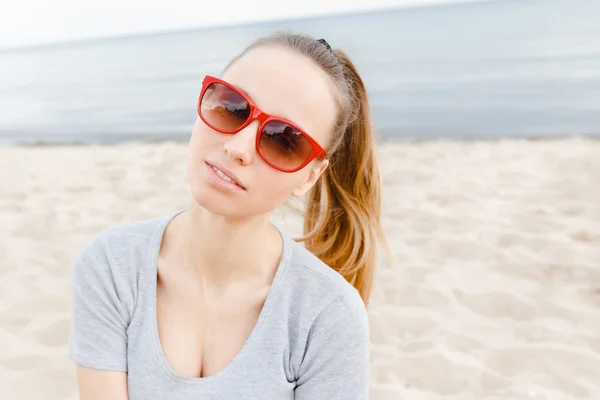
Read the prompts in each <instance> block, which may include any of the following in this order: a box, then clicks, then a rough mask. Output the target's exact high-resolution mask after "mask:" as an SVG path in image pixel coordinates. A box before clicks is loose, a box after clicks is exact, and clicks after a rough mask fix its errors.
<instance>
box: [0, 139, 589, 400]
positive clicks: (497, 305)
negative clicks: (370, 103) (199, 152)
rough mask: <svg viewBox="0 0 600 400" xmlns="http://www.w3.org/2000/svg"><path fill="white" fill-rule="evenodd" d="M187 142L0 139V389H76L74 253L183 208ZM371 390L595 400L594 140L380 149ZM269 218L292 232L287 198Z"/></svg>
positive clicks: (405, 395)
mask: <svg viewBox="0 0 600 400" xmlns="http://www.w3.org/2000/svg"><path fill="white" fill-rule="evenodd" d="M186 152H187V146H186V145H185V144H178V143H170V142H157V143H149V144H133V143H131V144H121V145H115V146H99V145H82V146H64V147H62V146H31V147H7V148H0V225H1V226H2V229H1V230H0V260H2V262H1V263H0V387H1V388H2V398H4V399H11V400H12V399H68V400H73V399H76V398H77V392H76V381H75V367H74V365H73V364H72V362H71V361H70V360H68V359H67V355H66V352H67V351H66V346H67V341H68V333H69V324H70V305H69V303H70V299H69V285H70V282H69V277H70V270H71V266H72V264H71V263H72V260H73V256H74V254H75V252H76V251H77V249H78V248H79V247H80V246H81V245H82V244H83V243H84V242H85V241H87V240H88V239H89V238H90V237H91V236H92V235H94V234H95V233H97V232H98V231H100V230H102V229H105V228H107V227H109V226H112V225H114V224H119V223H125V222H132V221H137V220H142V219H147V218H153V217H157V216H161V215H167V214H169V213H171V212H173V211H175V210H178V209H182V208H185V207H186V206H187V204H188V201H189V191H188V185H187V181H186V159H185V158H186ZM379 152H380V156H381V157H380V163H381V171H382V178H383V183H384V206H383V223H384V227H385V231H386V233H387V235H388V240H389V244H390V247H391V248H392V250H393V252H394V254H395V257H396V264H397V267H396V268H394V267H393V266H392V264H391V263H390V262H388V261H386V259H385V258H383V256H382V258H381V262H380V266H379V270H378V274H377V281H376V287H375V290H374V293H373V297H372V301H371V304H370V306H369V318H370V324H371V336H372V337H371V366H372V369H371V398H372V399H375V400H388V399H389V400H391V399H394V400H396V399H410V400H441V399H444V400H450V399H452V400H455V399H456V400H458V399H460V400H463V399H474V400H475V399H477V400H481V399H486V400H500V399H502V400H504V399H547V400H555V399H556V400H560V399H598V398H600V157H598V156H599V155H600V141H599V140H592V139H552V140H550V139H548V140H517V139H515V140H512V139H511V140H508V139H504V140H489V141H449V140H435V141H405V142H393V141H389V142H382V143H381V144H380V146H379ZM274 220H276V222H277V223H278V224H279V225H280V226H281V227H282V228H283V229H284V230H286V231H288V232H290V233H292V234H294V235H298V234H299V233H300V230H299V229H300V228H301V219H300V217H299V216H298V215H297V213H295V212H293V211H291V210H290V209H289V207H285V208H283V209H282V210H279V211H278V212H277V214H276V215H275V217H274Z"/></svg>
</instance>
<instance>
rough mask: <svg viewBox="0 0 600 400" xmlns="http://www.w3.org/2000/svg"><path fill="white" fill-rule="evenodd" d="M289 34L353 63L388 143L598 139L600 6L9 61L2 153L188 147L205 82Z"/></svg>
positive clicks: (320, 25)
mask: <svg viewBox="0 0 600 400" xmlns="http://www.w3.org/2000/svg"><path fill="white" fill-rule="evenodd" d="M279 30H285V31H291V32H297V33H305V34H309V35H311V36H314V37H315V38H325V39H326V40H327V41H328V42H329V43H330V44H331V45H332V46H333V47H340V48H343V49H344V50H345V51H346V52H348V53H349V54H350V56H351V57H352V59H353V60H354V62H355V64H356V65H357V67H358V70H359V71H360V73H361V75H362V77H363V79H364V81H365V83H366V86H367V90H368V93H369V96H370V101H371V106H372V115H373V123H374V126H375V131H376V135H377V136H378V137H379V138H382V139H397V140H404V139H409V140H420V139H439V138H443V139H446V138H452V139H498V138H545V137H570V136H578V137H581V136H585V137H591V136H594V137H600V1H598V0H495V1H494V0H492V1H481V0H480V1H470V2H462V3H458V4H444V5H434V6H427V7H415V8H398V9H391V10H385V11H377V12H369V13H361V14H346V15H338V16H327V17H318V18H303V19H295V20H286V21H278V22H268V23H253V24H247V25H236V26H225V27H218V28H208V29H197V30H187V31H180V32H170V33H161V34H151V35H142V36H131V37H122V38H109V39H96V40H89V41H79V42H71V43H60V44H53V45H44V46H37V47H25V48H17V49H8V50H0V145H3V146H14V145H27V144H81V143H83V144H89V143H119V142H131V141H134V142H148V141H157V140H158V141H161V140H174V141H185V140H187V138H188V137H189V134H190V131H191V127H192V124H193V122H194V120H195V118H196V101H197V96H198V93H199V90H200V85H201V81H202V78H203V76H204V75H205V74H219V73H220V72H221V70H222V69H223V67H224V66H225V65H226V64H227V62H228V61H229V60H230V59H231V58H232V57H234V56H235V55H237V54H238V53H239V52H240V51H242V50H243V49H244V48H245V47H246V46H247V45H249V44H250V43H251V42H252V41H253V40H254V39H256V38H258V37H260V36H263V35H266V34H269V33H272V32H274V31H279Z"/></svg>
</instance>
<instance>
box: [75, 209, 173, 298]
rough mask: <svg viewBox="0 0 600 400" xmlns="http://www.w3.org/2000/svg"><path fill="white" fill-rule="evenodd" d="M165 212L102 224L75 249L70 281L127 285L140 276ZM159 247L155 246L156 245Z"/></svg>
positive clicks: (159, 235)
mask: <svg viewBox="0 0 600 400" xmlns="http://www.w3.org/2000/svg"><path fill="white" fill-rule="evenodd" d="M168 218H169V217H166V216H161V217H155V218H151V219H145V220H139V221H133V222H127V223H121V224H118V225H113V226H111V227H108V228H105V229H103V230H101V231H99V232H97V233H96V234H94V235H93V236H92V237H90V238H89V239H88V240H87V241H85V242H84V243H83V244H82V245H81V246H80V248H79V249H78V250H77V251H76V253H75V256H74V260H73V271H72V278H73V284H74V285H78V284H82V283H83V284H85V286H88V287H89V286H91V285H93V286H97V285H103V286H107V285H108V286H113V285H116V286H128V285H130V284H132V283H134V282H135V281H136V280H137V277H138V276H139V274H140V272H141V269H142V266H144V265H147V264H148V262H149V261H150V257H152V254H153V253H154V252H153V251H152V250H153V247H154V246H159V245H160V239H161V232H162V228H163V227H164V226H166V224H167V222H168ZM156 251H158V249H156Z"/></svg>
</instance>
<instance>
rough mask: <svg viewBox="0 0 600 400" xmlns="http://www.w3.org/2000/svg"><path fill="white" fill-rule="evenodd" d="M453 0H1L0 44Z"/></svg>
mask: <svg viewBox="0 0 600 400" xmlns="http://www.w3.org/2000/svg"><path fill="white" fill-rule="evenodd" d="M455 2H458V0H221V1H217V0H213V1H207V0H5V1H3V5H2V7H0V10H1V11H2V12H0V48H14V47H23V46H30V45H38V44H47V43H55V42H66V41H73V40H82V39H90V38H101V37H115V36H126V35H134V34H143V33H154V32H167V31H175V30H183V29H191V28H200V27H207V26H219V25H229V24H235V23H244V22H254V21H269V20H278V19H286V18H294V17H304V16H314V15H328V14H338V13H346V12H356V11H368V10H381V9H386V8H397V7H402V6H414V5H419V6H424V5H430V4H438V3H455Z"/></svg>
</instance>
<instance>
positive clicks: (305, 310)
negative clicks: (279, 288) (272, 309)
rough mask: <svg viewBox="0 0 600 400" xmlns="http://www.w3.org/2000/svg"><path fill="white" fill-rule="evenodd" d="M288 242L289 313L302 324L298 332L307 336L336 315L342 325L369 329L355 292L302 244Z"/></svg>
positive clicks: (354, 289) (364, 309)
mask: <svg viewBox="0 0 600 400" xmlns="http://www.w3.org/2000/svg"><path fill="white" fill-rule="evenodd" d="M290 239H291V238H290ZM290 243H291V244H290V248H291V249H290V250H291V251H289V264H290V265H289V271H288V274H289V275H290V276H289V277H288V279H287V284H288V285H289V288H288V290H287V292H288V296H289V301H290V303H291V305H293V307H291V309H290V310H289V311H288V312H289V313H291V314H292V315H293V317H294V318H293V319H297V320H299V321H303V322H304V323H303V324H302V325H304V326H302V327H301V328H300V329H301V330H303V331H304V333H305V334H306V333H308V332H307V331H308V330H310V329H311V328H313V327H314V325H315V324H319V323H320V322H322V321H323V319H326V318H332V317H334V316H335V319H336V320H338V319H340V318H341V319H342V320H343V323H344V324H350V325H353V326H356V325H363V326H364V328H365V329H367V330H368V318H367V310H366V307H365V304H364V302H363V300H362V298H361V297H360V294H359V293H358V290H356V288H354V286H352V285H351V284H350V283H349V282H348V281H347V280H346V279H345V278H344V277H343V276H342V275H341V274H340V273H339V272H337V271H336V270H334V269H333V268H331V267H330V266H329V265H327V264H325V263H324V262H323V261H321V260H320V259H319V258H318V257H317V256H315V255H314V254H313V253H311V252H310V251H309V250H307V249H306V248H305V247H304V246H303V245H301V244H300V243H297V242H295V241H293V239H291V240H290Z"/></svg>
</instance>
